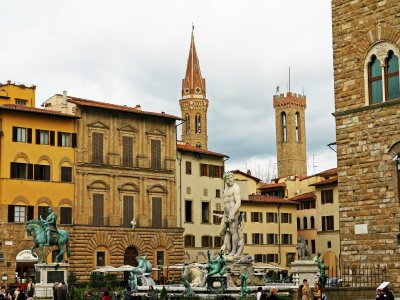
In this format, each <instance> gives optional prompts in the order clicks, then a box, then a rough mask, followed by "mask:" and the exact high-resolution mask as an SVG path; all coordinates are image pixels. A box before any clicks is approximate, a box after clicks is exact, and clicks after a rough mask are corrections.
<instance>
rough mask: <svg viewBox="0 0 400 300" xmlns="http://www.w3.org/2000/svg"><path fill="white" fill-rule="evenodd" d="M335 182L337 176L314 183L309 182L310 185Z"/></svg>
mask: <svg viewBox="0 0 400 300" xmlns="http://www.w3.org/2000/svg"><path fill="white" fill-rule="evenodd" d="M337 182H338V178H337V177H333V178H329V179H325V180H322V181H320V182H316V183H313V184H310V186H319V185H327V184H332V183H337Z"/></svg>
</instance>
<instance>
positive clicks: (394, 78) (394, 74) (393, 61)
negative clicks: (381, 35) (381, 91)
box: [385, 51, 400, 100]
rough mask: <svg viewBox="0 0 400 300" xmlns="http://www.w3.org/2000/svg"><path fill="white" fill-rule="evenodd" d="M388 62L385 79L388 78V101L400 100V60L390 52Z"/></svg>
mask: <svg viewBox="0 0 400 300" xmlns="http://www.w3.org/2000/svg"><path fill="white" fill-rule="evenodd" d="M386 62H387V63H386V65H387V67H386V68H385V71H386V74H385V77H386V78H387V83H386V86H387V99H388V100H392V99H397V98H400V86H399V58H398V57H397V56H396V55H394V53H393V51H389V55H388V58H387V60H386Z"/></svg>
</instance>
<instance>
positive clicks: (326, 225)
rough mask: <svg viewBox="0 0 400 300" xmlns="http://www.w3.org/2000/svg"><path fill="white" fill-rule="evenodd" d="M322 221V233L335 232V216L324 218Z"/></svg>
mask: <svg viewBox="0 0 400 300" xmlns="http://www.w3.org/2000/svg"><path fill="white" fill-rule="evenodd" d="M321 219H322V231H329V230H335V226H334V219H333V216H323V217H321Z"/></svg>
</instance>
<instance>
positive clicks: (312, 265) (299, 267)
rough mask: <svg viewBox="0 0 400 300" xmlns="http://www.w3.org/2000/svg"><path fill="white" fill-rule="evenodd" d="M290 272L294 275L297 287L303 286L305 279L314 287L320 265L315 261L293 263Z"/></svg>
mask: <svg viewBox="0 0 400 300" xmlns="http://www.w3.org/2000/svg"><path fill="white" fill-rule="evenodd" d="M290 272H291V273H292V274H293V283H294V284H295V285H297V286H298V285H300V284H303V279H307V281H308V283H309V285H310V286H314V284H315V277H316V275H317V274H318V264H317V263H316V262H314V261H313V260H296V261H294V262H292V263H291V266H290Z"/></svg>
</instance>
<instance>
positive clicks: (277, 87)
mask: <svg viewBox="0 0 400 300" xmlns="http://www.w3.org/2000/svg"><path fill="white" fill-rule="evenodd" d="M276 94H277V95H279V85H277V86H276Z"/></svg>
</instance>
